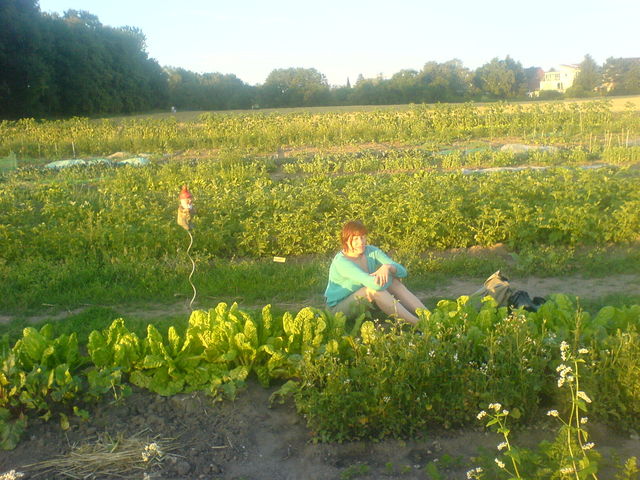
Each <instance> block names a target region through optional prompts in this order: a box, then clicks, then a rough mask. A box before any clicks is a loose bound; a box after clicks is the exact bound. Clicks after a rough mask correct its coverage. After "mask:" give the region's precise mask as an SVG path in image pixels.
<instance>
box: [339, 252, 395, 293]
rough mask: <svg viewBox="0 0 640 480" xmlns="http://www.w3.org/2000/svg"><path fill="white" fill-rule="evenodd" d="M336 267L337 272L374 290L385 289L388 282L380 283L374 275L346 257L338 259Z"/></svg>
mask: <svg viewBox="0 0 640 480" xmlns="http://www.w3.org/2000/svg"><path fill="white" fill-rule="evenodd" d="M335 268H336V273H338V274H339V275H341V276H342V277H344V278H348V279H349V280H350V281H352V282H353V283H358V284H360V285H362V286H364V287H367V288H371V289H373V290H383V289H384V288H386V284H383V285H378V283H376V278H375V277H374V276H372V275H370V274H369V273H367V272H365V271H364V270H362V269H361V268H360V267H359V266H357V265H356V264H355V263H353V262H352V261H351V260H349V259H348V258H346V257H341V258H339V259H336V264H335Z"/></svg>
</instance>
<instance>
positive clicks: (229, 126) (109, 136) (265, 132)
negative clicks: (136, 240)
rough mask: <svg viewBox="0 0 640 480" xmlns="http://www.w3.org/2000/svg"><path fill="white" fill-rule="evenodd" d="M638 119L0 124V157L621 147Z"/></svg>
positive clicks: (356, 117)
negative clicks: (519, 145) (500, 145)
mask: <svg viewBox="0 0 640 480" xmlns="http://www.w3.org/2000/svg"><path fill="white" fill-rule="evenodd" d="M639 124H640V116H638V114H637V113H635V112H633V111H628V112H622V113H615V114H614V113H613V112H612V111H611V109H610V107H609V104H608V103H607V102H606V101H596V102H588V103H572V104H571V103H555V104H554V103H551V104H535V105H525V106H523V105H517V104H505V103H498V104H491V105H488V106H476V105H474V104H471V103H470V104H460V105H435V106H432V105H431V106H425V105H422V106H411V107H409V108H408V109H402V110H379V111H373V112H342V113H316V114H313V113H270V114H263V113H251V114H221V113H206V114H202V115H200V116H199V117H198V118H197V119H196V120H194V121H190V122H178V121H177V120H176V119H175V118H164V119H152V118H148V119H131V120H108V119H103V120H90V119H88V118H72V119H68V120H58V121H37V120H34V119H22V120H18V121H15V122H12V121H3V122H0V156H6V155H8V154H9V153H10V152H14V153H15V154H16V155H18V156H19V157H20V158H54V159H59V158H68V157H71V156H76V155H78V156H91V155H94V156H96V155H97V156H100V155H108V154H111V153H113V152H117V151H129V152H150V153H161V154H165V153H168V152H176V151H181V150H189V149H215V150H220V151H227V152H231V151H242V152H274V151H276V150H277V149H278V148H280V147H296V146H303V145H314V146H316V147H319V146H334V145H352V144H363V143H369V142H377V143H381V142H394V143H397V142H400V143H403V144H411V145H423V144H425V143H436V144H441V143H450V142H453V141H457V140H468V139H477V138H489V139H492V138H496V137H518V138H522V139H526V141H529V142H535V143H542V144H548V143H568V142H574V141H576V139H578V140H579V141H580V142H581V143H583V144H585V143H587V144H599V145H604V146H609V147H610V146H622V145H627V143H628V140H629V138H628V135H629V132H634V131H635V132H637V131H638V127H639Z"/></svg>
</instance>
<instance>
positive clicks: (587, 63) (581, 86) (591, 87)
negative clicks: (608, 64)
mask: <svg viewBox="0 0 640 480" xmlns="http://www.w3.org/2000/svg"><path fill="white" fill-rule="evenodd" d="M601 85H602V69H601V68H600V67H599V66H598V64H597V63H596V62H595V61H594V60H593V58H592V57H591V55H585V57H584V60H583V61H582V62H581V63H580V72H579V73H578V74H577V75H576V78H575V80H574V82H573V85H572V86H571V87H570V88H568V89H567V92H566V94H567V96H569V97H590V96H593V95H595V93H596V89H597V88H599V87H600V86H601Z"/></svg>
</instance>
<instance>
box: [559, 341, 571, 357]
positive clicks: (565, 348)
mask: <svg viewBox="0 0 640 480" xmlns="http://www.w3.org/2000/svg"><path fill="white" fill-rule="evenodd" d="M568 351H569V344H568V343H567V342H565V341H564V340H563V341H562V343H561V344H560V358H562V360H563V361H565V360H566V359H567V352H568Z"/></svg>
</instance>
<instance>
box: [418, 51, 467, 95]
mask: <svg viewBox="0 0 640 480" xmlns="http://www.w3.org/2000/svg"><path fill="white" fill-rule="evenodd" d="M419 77H420V81H421V84H422V89H421V92H420V96H419V98H418V99H416V100H414V101H421V102H427V103H429V102H461V101H464V100H466V99H467V97H468V95H469V93H470V89H469V86H470V79H469V77H470V74H469V70H468V69H466V68H464V67H463V65H462V62H461V61H460V60H457V59H456V60H449V61H448V62H445V63H436V62H428V63H426V64H425V66H424V67H423V68H422V71H421V72H420V75H419Z"/></svg>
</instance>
